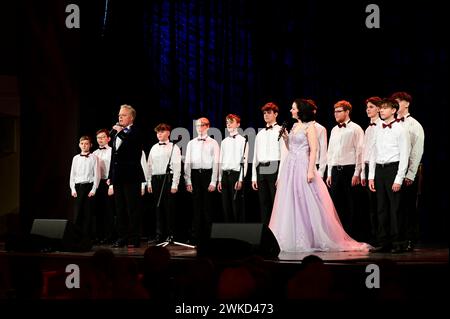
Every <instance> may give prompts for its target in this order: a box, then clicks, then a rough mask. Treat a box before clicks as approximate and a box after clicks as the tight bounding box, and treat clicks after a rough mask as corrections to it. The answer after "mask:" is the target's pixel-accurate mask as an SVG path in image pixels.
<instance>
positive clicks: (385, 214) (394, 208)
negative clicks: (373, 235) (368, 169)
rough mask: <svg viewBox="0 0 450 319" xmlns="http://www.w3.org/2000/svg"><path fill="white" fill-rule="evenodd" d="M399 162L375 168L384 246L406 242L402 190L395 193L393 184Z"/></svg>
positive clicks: (378, 209)
mask: <svg viewBox="0 0 450 319" xmlns="http://www.w3.org/2000/svg"><path fill="white" fill-rule="evenodd" d="M397 170H398V162H393V163H389V164H384V165H379V164H377V166H376V169H375V189H376V195H377V216H378V236H377V237H378V242H379V244H380V245H382V246H391V245H394V246H399V245H403V244H404V229H403V228H402V227H401V225H402V224H404V220H403V218H402V216H401V211H400V200H401V192H402V191H401V190H400V191H399V192H396V193H394V192H393V191H392V185H393V184H394V180H395V176H396V175H397Z"/></svg>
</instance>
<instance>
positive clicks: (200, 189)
mask: <svg viewBox="0 0 450 319" xmlns="http://www.w3.org/2000/svg"><path fill="white" fill-rule="evenodd" d="M209 126H210V123H209V120H208V119H207V118H206V117H201V118H199V119H198V120H196V121H195V128H196V130H197V134H198V136H197V137H195V138H193V139H192V140H190V141H189V143H188V145H187V147H186V158H185V162H184V174H185V176H184V178H185V181H186V190H187V191H188V192H189V193H192V203H193V218H192V234H191V240H190V243H191V244H194V245H197V244H198V242H199V241H201V240H204V239H207V238H209V236H210V235H211V226H212V214H213V211H214V210H215V208H214V203H213V200H214V199H213V192H214V191H215V190H216V186H217V176H218V170H219V155H220V154H219V153H220V148H219V143H217V141H216V140H214V139H213V138H211V137H210V136H208V129H209Z"/></svg>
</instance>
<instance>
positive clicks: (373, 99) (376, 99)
mask: <svg viewBox="0 0 450 319" xmlns="http://www.w3.org/2000/svg"><path fill="white" fill-rule="evenodd" d="M381 101H383V99H382V98H381V97H379V96H372V97H369V98H368V99H366V101H365V102H366V105H367V104H368V103H372V104H373V105H375V106H377V107H380V103H381Z"/></svg>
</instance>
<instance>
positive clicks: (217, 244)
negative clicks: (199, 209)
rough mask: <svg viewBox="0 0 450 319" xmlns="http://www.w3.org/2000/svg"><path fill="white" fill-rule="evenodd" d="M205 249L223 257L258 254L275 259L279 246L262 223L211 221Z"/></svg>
mask: <svg viewBox="0 0 450 319" xmlns="http://www.w3.org/2000/svg"><path fill="white" fill-rule="evenodd" d="M206 250H207V251H208V253H209V254H213V255H223V256H224V257H231V256H236V257H244V256H246V255H260V256H262V257H264V258H268V259H276V258H277V257H278V255H279V253H280V246H279V245H278V242H277V240H276V238H275V236H274V235H273V233H272V231H271V230H270V229H269V228H268V227H267V226H266V225H264V224H261V223H213V224H212V228H211V239H210V240H209V242H208V243H207V244H206Z"/></svg>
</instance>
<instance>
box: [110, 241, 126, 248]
mask: <svg viewBox="0 0 450 319" xmlns="http://www.w3.org/2000/svg"><path fill="white" fill-rule="evenodd" d="M126 245H127V242H126V241H125V240H123V239H119V240H118V241H116V242H115V243H113V244H112V247H113V248H121V247H125V246H126Z"/></svg>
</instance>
